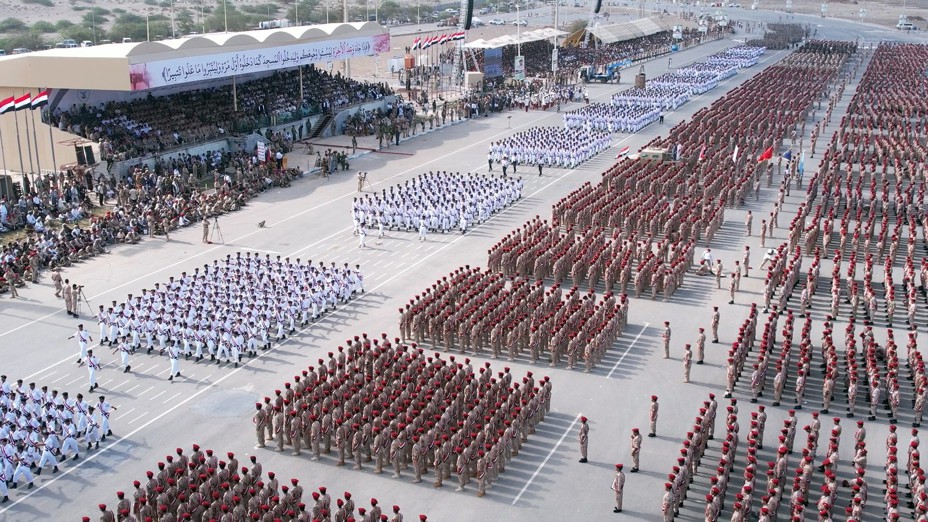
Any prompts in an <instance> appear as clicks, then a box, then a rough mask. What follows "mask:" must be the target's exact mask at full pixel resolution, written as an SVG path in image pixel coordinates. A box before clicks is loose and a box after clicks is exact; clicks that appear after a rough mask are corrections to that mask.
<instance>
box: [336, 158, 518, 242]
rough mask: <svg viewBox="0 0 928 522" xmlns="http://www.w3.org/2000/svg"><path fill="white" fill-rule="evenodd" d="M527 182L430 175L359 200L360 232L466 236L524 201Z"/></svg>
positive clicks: (355, 213) (355, 211) (354, 208)
mask: <svg viewBox="0 0 928 522" xmlns="http://www.w3.org/2000/svg"><path fill="white" fill-rule="evenodd" d="M523 187H524V183H523V181H522V179H521V178H517V177H514V178H499V177H492V176H486V175H480V174H470V173H465V174H461V173H460V172H455V173H451V172H447V171H441V172H428V173H426V174H421V175H420V176H418V177H416V178H413V179H411V180H408V181H406V182H405V183H403V184H402V185H397V186H393V187H390V188H389V189H387V190H384V191H383V192H382V193H380V194H374V195H370V194H365V195H364V196H363V197H360V198H355V199H354V202H353V203H352V205H351V216H352V221H353V223H354V228H355V234H357V233H358V232H359V229H360V228H362V227H366V228H368V229H377V230H378V235H379V236H380V237H383V234H384V229H386V230H406V231H412V232H418V231H420V230H422V229H425V231H426V232H441V233H447V232H452V231H455V230H459V231H460V232H466V231H467V230H468V228H469V227H472V226H475V225H478V224H480V223H483V222H484V221H486V220H487V219H489V218H490V217H491V216H492V215H493V214H495V213H497V212H499V211H500V210H502V209H504V208H506V207H508V206H509V205H512V204H513V203H515V202H516V201H518V200H519V199H520V198H521V197H522V189H523Z"/></svg>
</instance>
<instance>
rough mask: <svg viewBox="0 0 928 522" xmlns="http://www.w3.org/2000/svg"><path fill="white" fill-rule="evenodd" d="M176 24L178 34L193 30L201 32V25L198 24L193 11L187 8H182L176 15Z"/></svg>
mask: <svg viewBox="0 0 928 522" xmlns="http://www.w3.org/2000/svg"><path fill="white" fill-rule="evenodd" d="M174 25H175V27H176V28H177V34H178V35H183V34H187V33H190V32H193V31H196V32H200V26H198V25H197V24H196V20H195V19H194V17H193V13H191V12H190V11H189V10H187V9H181V10H180V11H178V12H177V13H176V14H175V15H174Z"/></svg>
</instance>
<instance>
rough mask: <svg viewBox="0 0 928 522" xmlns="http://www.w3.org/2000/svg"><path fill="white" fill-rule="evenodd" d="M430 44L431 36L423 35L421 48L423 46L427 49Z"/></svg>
mask: <svg viewBox="0 0 928 522" xmlns="http://www.w3.org/2000/svg"><path fill="white" fill-rule="evenodd" d="M431 46H432V37H431V36H426V37H425V40H422V48H423V49H428V48H429V47H431Z"/></svg>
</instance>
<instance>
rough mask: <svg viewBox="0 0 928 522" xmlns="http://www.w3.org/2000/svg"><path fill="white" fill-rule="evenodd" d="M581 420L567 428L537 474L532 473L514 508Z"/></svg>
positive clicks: (542, 462) (514, 503) (516, 499)
mask: <svg viewBox="0 0 928 522" xmlns="http://www.w3.org/2000/svg"><path fill="white" fill-rule="evenodd" d="M579 420H580V415H577V417H576V418H575V419H574V421H573V422H571V423H570V426H568V427H567V430H565V431H564V433H563V434H562V435H561V438H560V439H558V441H557V444H555V445H554V447H553V448H551V451H549V452H548V456H546V457H545V460H543V461H541V464H539V465H538V469H536V470H535V473H532V476H531V477H529V479H528V482H526V483H525V485H524V486H522V489H521V490H520V491H519V494H518V495H516V498H515V499H513V501H512V505H513V506H514V505H516V502H518V501H519V499H520V498H522V495H523V494H524V493H525V491H526V490H527V489H528V487H529V486H531V485H532V482H534V481H535V477H537V476H538V474H539V473H541V470H542V469H543V468H544V467H545V464H547V463H548V461H549V460H551V455H554V452H555V451H557V449H558V448H559V447H560V446H561V444H563V442H564V439H566V438H567V434H569V433H570V432H571V431H572V430H573V429H574V426H576V425H577V421H579Z"/></svg>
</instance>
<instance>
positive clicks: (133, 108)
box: [52, 67, 392, 160]
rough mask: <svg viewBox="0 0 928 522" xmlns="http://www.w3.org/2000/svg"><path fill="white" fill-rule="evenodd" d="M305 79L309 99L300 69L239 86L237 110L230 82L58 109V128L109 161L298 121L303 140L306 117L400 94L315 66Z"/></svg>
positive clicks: (55, 115)
mask: <svg viewBox="0 0 928 522" xmlns="http://www.w3.org/2000/svg"><path fill="white" fill-rule="evenodd" d="M302 77H303V84H302V93H303V97H302V99H301V98H300V92H301V89H300V72H299V71H297V70H294V71H285V72H274V73H272V74H271V75H269V76H266V77H264V78H259V79H256V80H252V81H248V82H240V83H238V84H237V85H236V95H237V99H238V105H237V108H236V107H235V106H234V101H233V92H232V91H233V89H232V86H231V84H230V85H224V86H220V87H211V88H206V89H200V90H195V91H185V92H181V93H177V94H171V95H166V96H154V95H151V94H149V95H148V96H145V97H144V98H140V99H136V100H131V101H112V102H108V103H105V104H101V105H100V106H88V105H85V104H75V105H73V106H71V107H70V108H66V109H63V110H58V109H56V110H55V112H54V113H53V114H52V123H53V124H54V125H56V126H57V127H58V128H59V129H62V130H65V131H68V132H71V133H73V134H77V135H79V136H83V137H84V138H87V139H90V140H93V141H95V142H99V143H100V145H101V153H100V155H101V159H102V160H109V159H115V160H125V159H132V158H137V157H141V156H147V155H151V154H162V153H164V152H165V151H168V150H171V149H176V148H180V147H185V146H189V145H192V144H195V143H201V142H204V141H209V140H213V139H217V138H222V137H223V136H225V135H226V134H229V133H232V132H250V131H253V130H255V129H258V128H261V127H266V126H269V125H273V124H275V123H284V122H287V121H291V120H297V121H298V122H300V123H301V125H300V126H301V128H300V129H299V131H298V132H297V134H298V135H299V137H302V134H304V133H306V134H308V132H309V129H304V128H302V127H303V125H302V119H303V118H305V117H306V116H309V115H311V114H317V113H319V112H332V111H334V110H337V109H341V108H345V107H348V106H351V105H355V104H358V103H364V102H369V101H374V100H378V99H381V98H383V97H384V96H386V95H389V94H392V91H391V89H390V88H389V87H388V86H386V84H383V83H368V82H360V81H357V80H353V79H350V78H345V77H343V76H342V75H341V73H336V74H334V75H333V74H329V73H328V72H326V71H322V70H320V69H317V68H315V67H304V68H303V72H302Z"/></svg>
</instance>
